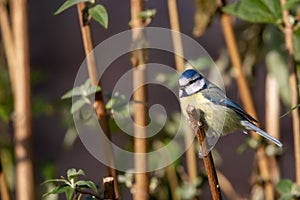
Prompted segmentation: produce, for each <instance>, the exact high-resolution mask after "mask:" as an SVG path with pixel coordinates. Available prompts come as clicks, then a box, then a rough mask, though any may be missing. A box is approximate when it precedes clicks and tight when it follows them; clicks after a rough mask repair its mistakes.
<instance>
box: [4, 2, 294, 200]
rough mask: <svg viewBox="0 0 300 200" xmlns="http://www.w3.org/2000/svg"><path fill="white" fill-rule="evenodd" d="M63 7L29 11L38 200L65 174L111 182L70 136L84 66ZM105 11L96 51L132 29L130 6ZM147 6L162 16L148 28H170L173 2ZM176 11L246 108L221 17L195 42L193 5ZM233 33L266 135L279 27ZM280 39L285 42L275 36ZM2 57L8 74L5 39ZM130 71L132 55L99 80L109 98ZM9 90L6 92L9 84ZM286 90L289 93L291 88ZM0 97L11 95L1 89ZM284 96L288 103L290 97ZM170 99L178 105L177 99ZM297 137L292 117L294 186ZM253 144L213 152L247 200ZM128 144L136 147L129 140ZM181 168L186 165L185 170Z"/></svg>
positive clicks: (285, 124) (287, 162)
mask: <svg viewBox="0 0 300 200" xmlns="http://www.w3.org/2000/svg"><path fill="white" fill-rule="evenodd" d="M63 2H64V1H62V0H56V1H34V0H32V1H29V4H28V13H29V19H28V22H29V48H30V66H31V73H32V81H31V84H32V104H33V121H32V131H33V152H34V155H33V157H34V174H35V177H36V185H37V188H38V191H37V193H38V195H39V197H40V196H41V194H42V193H43V192H44V189H43V186H40V184H41V183H42V182H43V181H44V180H45V179H49V178H55V177H59V176H61V175H65V174H66V171H67V169H69V168H77V169H79V168H80V169H83V170H84V171H85V172H86V178H89V179H91V180H93V181H95V183H97V184H101V183H100V181H101V179H102V177H104V176H106V167H105V166H104V165H103V164H102V163H100V162H99V161H98V160H96V159H95V158H94V157H93V156H92V155H90V154H89V152H88V151H87V150H86V148H85V147H84V146H83V144H82V142H81V141H80V139H79V138H76V137H75V136H74V134H73V133H70V132H72V131H73V132H74V129H71V130H70V128H69V127H70V125H72V118H71V116H70V114H69V109H70V105H71V100H62V99H61V97H62V96H63V95H64V94H65V93H66V92H67V91H68V90H70V89H71V88H72V87H73V83H74V80H75V77H76V73H77V70H78V69H79V67H80V65H81V63H82V62H83V60H84V59H85V54H84V49H83V44H82V39H81V32H80V25H79V21H78V14H77V10H76V7H71V8H70V9H68V10H66V11H65V12H63V13H61V14H59V15H56V16H55V15H54V12H55V11H56V10H57V9H58V8H59V6H60V5H61V4H63ZM101 4H102V5H104V6H105V8H106V9H107V12H108V14H109V25H108V29H104V28H103V27H102V26H99V24H97V23H96V22H95V21H92V23H91V27H92V36H93V41H94V45H95V46H96V45H97V44H99V43H101V42H102V41H104V40H105V39H107V38H109V37H111V36H112V35H114V34H117V33H120V32H122V31H125V30H129V29H130V26H129V22H130V3H129V1H108V0H103V1H101ZM145 7H146V8H148V9H156V15H155V17H154V18H153V19H152V21H151V23H150V25H149V26H153V27H163V28H170V22H169V14H168V5H167V1H159V0H149V1H146V3H145ZM178 12H179V20H180V27H181V32H182V33H184V34H186V35H188V36H190V37H192V38H194V39H195V40H196V41H197V42H198V43H199V44H200V45H202V46H203V47H204V49H205V50H206V51H207V52H208V53H209V55H210V56H211V57H212V59H213V60H214V61H215V62H216V64H217V66H218V67H219V68H220V71H221V73H222V76H223V79H224V83H225V87H226V93H227V95H228V97H230V98H231V99H233V100H234V101H236V102H238V103H239V104H240V105H241V104H242V103H241V99H240V93H239V92H238V88H237V84H236V80H235V78H234V72H233V71H232V68H231V63H230V58H229V55H228V52H227V50H226V44H225V41H224V37H223V34H222V29H221V26H220V21H219V18H218V17H215V18H214V19H213V20H212V21H211V24H210V26H209V27H208V29H207V30H206V31H205V32H204V34H203V35H202V36H201V37H195V36H194V35H193V29H194V13H195V3H194V1H192V0H186V1H178ZM235 31H236V37H237V41H238V45H239V48H240V52H241V56H242V58H243V60H244V61H245V62H244V63H243V66H244V72H245V74H246V77H247V80H248V82H249V85H250V88H251V93H252V95H253V100H254V104H255V108H256V110H257V112H258V120H259V122H260V124H261V127H262V128H263V129H265V101H266V99H265V77H266V74H267V73H268V68H267V64H266V63H267V61H266V55H267V54H268V47H267V42H268V41H267V40H268V39H266V38H267V37H268V35H270V34H271V35H272V36H274V35H275V36H274V37H277V36H276V28H274V27H272V25H260V24H251V23H247V22H243V21H240V20H236V21H235ZM277 32H278V31H277ZM273 33H274V34H273ZM0 38H1V37H0ZM275 40H283V39H282V37H277V39H275ZM0 51H1V52H0V59H1V63H0V64H1V66H0V68H1V71H5V68H6V62H5V57H4V52H3V47H2V40H1V39H0ZM152 61H155V62H157V63H164V64H166V65H168V66H172V67H173V68H175V62H174V56H173V55H172V54H168V53H165V52H159V51H154V50H152V51H149V62H152ZM131 68H132V65H131V62H130V55H129V54H128V55H124V56H122V57H120V58H119V59H118V60H116V61H115V62H114V63H113V64H112V65H111V66H110V68H109V70H107V72H105V73H106V75H105V76H104V77H103V78H102V79H101V81H102V86H103V93H104V94H107V95H108V94H110V91H111V90H112V89H113V86H114V84H115V83H116V81H117V80H118V78H119V77H120V76H122V74H124V73H125V72H126V71H128V70H130V69H131ZM1 73H2V72H1ZM3 74H4V72H3ZM1 76H2V75H1ZM1 79H2V80H4V79H8V77H7V76H3V77H2V78H1ZM1 82H4V81H1ZM3 84H4V83H3ZM4 86H5V87H7V85H5V84H4ZM2 87H3V86H2ZM4 89H7V88H4ZM286 90H289V89H288V86H287V88H286ZM158 91H160V90H156V89H155V88H150V89H149V91H148V96H149V102H150V104H151V103H154V102H156V103H157V102H159V103H161V104H162V105H167V104H168V102H169V101H170V100H169V99H167V98H166V97H165V93H164V92H158ZM0 93H3V94H4V93H5V94H6V92H4V90H2V89H1V91H0ZM282 95H283V99H284V94H282ZM0 96H1V95H0ZM169 96H170V98H172V95H169ZM0 100H1V99H0ZM6 100H7V99H6ZM284 103H285V102H284V100H283V101H281V108H282V109H281V111H280V115H282V114H284V113H286V112H287V111H288V108H287V107H286V106H284ZM179 109H180V107H179V105H171V106H169V110H170V112H171V113H172V112H176V111H177V112H178V111H179ZM0 131H1V136H0V137H1V138H2V139H1V140H2V142H1V143H2V144H1V145H4V146H5V145H6V144H7V143H6V141H10V142H11V141H12V140H13V139H12V133H11V132H12V127H11V123H10V126H7V123H1V125H0ZM291 132H292V126H291V117H290V115H287V116H285V117H282V118H280V134H281V135H280V137H281V138H280V140H281V141H282V143H283V146H284V147H283V148H284V149H283V154H282V155H281V156H280V158H279V166H280V172H281V177H284V178H289V179H293V177H294V176H295V173H294V172H295V167H294V155H293V139H292V134H291ZM67 135H68V136H67ZM112 137H113V140H114V141H116V143H123V142H124V141H123V140H122V141H119V140H120V139H118V138H120V136H119V135H114V134H113V136H112ZM249 138H250V135H245V134H243V133H242V132H241V131H238V132H236V133H234V134H231V135H228V136H226V137H222V138H221V139H220V140H219V141H218V143H217V145H216V147H215V148H216V152H218V153H217V156H216V158H215V160H216V165H217V169H218V170H219V171H221V172H222V173H223V174H224V175H225V176H226V177H227V178H228V180H229V181H230V182H231V183H232V185H233V187H234V188H235V190H236V192H237V193H239V194H240V195H241V196H245V197H247V196H248V195H249V193H250V192H251V188H252V186H251V184H252V183H253V180H251V174H252V173H253V169H255V168H256V167H255V162H254V157H255V155H254V154H255V152H254V150H252V149H251V148H247V149H246V150H245V151H243V152H242V153H238V149H240V146H241V145H242V144H245V142H246V140H247V139H249ZM73 139H74V141H73ZM128 143H130V140H129V141H128ZM9 148H12V147H9ZM9 148H8V149H9ZM182 159H183V160H185V157H184V156H183V157H182ZM197 162H198V166H199V171H200V166H201V165H202V161H201V160H200V159H197ZM182 163H185V162H182ZM183 166H184V167H185V166H186V165H185V164H183ZM11 173H12V171H11ZM12 177H13V176H11V178H9V179H8V183H9V184H11V186H12V185H13V178H12ZM121 191H122V192H121V193H122V196H123V199H130V198H131V197H130V190H129V189H128V188H126V187H125V186H123V187H121ZM202 197H204V199H207V198H209V197H210V194H209V187H208V184H207V183H206V184H205V185H204V187H202ZM38 199H39V198H38ZM60 199H64V197H63V196H60Z"/></svg>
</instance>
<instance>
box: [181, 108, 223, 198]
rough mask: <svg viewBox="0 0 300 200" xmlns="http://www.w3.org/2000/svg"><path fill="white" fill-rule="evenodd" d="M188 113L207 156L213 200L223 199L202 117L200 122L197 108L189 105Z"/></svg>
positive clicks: (205, 158)
mask: <svg viewBox="0 0 300 200" xmlns="http://www.w3.org/2000/svg"><path fill="white" fill-rule="evenodd" d="M186 112H187V114H188V116H189V120H190V122H191V124H192V125H193V127H195V129H194V130H195V134H196V136H197V139H198V143H199V145H200V148H201V149H202V151H203V155H205V156H204V157H203V161H204V167H205V170H206V173H207V177H208V182H209V186H210V190H211V194H212V197H213V200H219V199H222V196H221V189H220V185H219V182H218V177H217V172H216V169H215V165H214V161H213V157H212V155H211V152H207V148H206V144H205V131H204V129H203V127H204V126H205V124H204V122H203V121H202V120H201V117H200V121H199V120H198V119H199V114H198V113H197V111H196V108H195V107H193V106H191V105H189V106H188V107H187V108H186Z"/></svg>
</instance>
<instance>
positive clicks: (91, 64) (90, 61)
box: [77, 3, 119, 197]
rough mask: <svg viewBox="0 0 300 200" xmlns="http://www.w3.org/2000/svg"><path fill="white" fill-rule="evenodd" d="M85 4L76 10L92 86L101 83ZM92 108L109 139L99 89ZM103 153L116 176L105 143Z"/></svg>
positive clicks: (116, 186)
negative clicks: (85, 12)
mask: <svg viewBox="0 0 300 200" xmlns="http://www.w3.org/2000/svg"><path fill="white" fill-rule="evenodd" d="M84 8H85V4H84V3H79V4H77V12H78V16H79V21H80V27H81V34H82V40H83V45H84V51H85V55H86V59H87V67H88V72H89V77H90V80H91V84H92V85H93V86H97V85H98V86H100V87H101V83H100V81H99V80H98V79H99V76H98V72H97V67H96V60H95V55H94V53H93V42H92V36H91V29H90V25H89V24H87V23H86V22H85V21H84V20H85V19H84V18H83V12H84ZM94 108H95V111H96V114H97V118H98V122H99V123H100V126H101V128H102V130H103V132H104V133H105V134H106V137H107V138H108V139H109V140H111V132H110V128H109V124H108V117H107V112H106V109H105V103H104V100H103V95H102V92H101V91H98V92H97V93H96V94H95V103H94ZM103 149H104V151H106V152H107V153H105V155H108V156H107V157H106V159H107V160H108V162H109V163H110V165H109V166H108V175H109V176H113V177H114V178H115V179H116V178H117V175H116V171H115V169H114V168H113V167H111V166H114V160H113V156H111V154H112V149H111V147H110V146H109V145H107V144H106V143H105V147H104V148H103ZM114 184H115V186H114V188H115V194H116V197H119V188H118V183H117V181H115V182H114Z"/></svg>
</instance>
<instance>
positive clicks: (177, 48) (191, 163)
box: [168, 0, 198, 200]
mask: <svg viewBox="0 0 300 200" xmlns="http://www.w3.org/2000/svg"><path fill="white" fill-rule="evenodd" d="M168 9H169V18H170V26H171V30H172V42H173V48H174V52H175V54H174V57H175V65H176V69H177V71H178V72H183V71H184V68H185V63H184V59H183V57H182V56H180V55H184V52H183V47H182V40H181V37H180V34H179V33H180V23H179V18H178V8H177V2H176V0H168ZM176 53H179V54H180V55H177V54H176ZM184 129H185V133H186V134H185V135H184V139H185V143H186V144H187V145H189V146H188V148H187V150H186V164H187V168H188V174H189V181H190V182H194V181H195V180H196V179H197V176H198V174H197V162H196V155H195V144H194V142H191V140H193V139H194V138H193V137H192V134H193V133H192V131H191V129H190V128H188V127H187V126H185V128H184ZM170 168H172V167H171V166H170V167H169V168H168V169H170ZM173 168H174V167H173ZM172 179H176V176H175V177H173V178H172ZM176 183H178V180H177V181H173V182H172V184H171V185H172V187H173V188H174V189H175V190H176V188H178V184H177V185H176ZM172 197H173V198H174V199H175V200H176V199H178V195H177V194H175V193H172Z"/></svg>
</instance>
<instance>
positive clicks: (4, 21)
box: [0, 1, 16, 93]
mask: <svg viewBox="0 0 300 200" xmlns="http://www.w3.org/2000/svg"><path fill="white" fill-rule="evenodd" d="M0 28H1V35H2V38H3V43H4V49H5V54H6V57H7V63H8V70H9V76H10V80H11V88H12V91H13V93H14V91H15V89H14V88H15V86H14V84H15V78H14V74H15V72H14V70H16V59H15V49H14V47H15V45H14V42H13V33H12V30H11V25H10V23H9V16H8V13H7V9H6V5H5V1H0Z"/></svg>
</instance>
